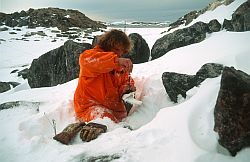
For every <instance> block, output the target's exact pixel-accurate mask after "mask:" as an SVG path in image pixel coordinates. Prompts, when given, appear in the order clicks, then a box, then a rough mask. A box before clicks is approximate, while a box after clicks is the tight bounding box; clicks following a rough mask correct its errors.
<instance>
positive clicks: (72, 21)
mask: <svg viewBox="0 0 250 162" xmlns="http://www.w3.org/2000/svg"><path fill="white" fill-rule="evenodd" d="M0 21H1V23H3V24H5V25H7V26H10V27H15V26H19V27H21V26H28V27H29V28H35V27H57V28H58V29H60V30H62V31H67V30H68V29H69V28H70V27H79V28H93V29H99V28H106V25H104V24H102V23H100V22H98V21H93V20H91V19H90V18H88V17H87V16H85V15H84V14H82V13H81V12H79V11H77V10H71V9H69V10H64V9H59V8H42V9H29V10H28V11H27V12H25V11H21V12H20V13H18V12H15V13H12V14H0Z"/></svg>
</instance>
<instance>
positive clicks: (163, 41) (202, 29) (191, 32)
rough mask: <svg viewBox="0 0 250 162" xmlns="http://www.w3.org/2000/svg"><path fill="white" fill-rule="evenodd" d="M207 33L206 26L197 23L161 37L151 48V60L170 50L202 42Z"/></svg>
mask: <svg viewBox="0 0 250 162" xmlns="http://www.w3.org/2000/svg"><path fill="white" fill-rule="evenodd" d="M207 32H210V30H209V28H208V25H207V24H206V23H203V22H197V23H195V24H194V25H192V26H190V27H188V28H184V29H179V30H176V31H174V32H173V33H170V34H167V35H165V36H163V37H162V38H160V39H158V40H157V41H156V42H155V44H154V45H153V47H152V50H151V57H152V60H154V59H156V58H159V57H161V56H163V55H164V54H165V53H167V52H168V51H170V50H172V49H176V48H179V47H183V46H187V45H190V44H193V43H198V42H201V41H203V40H204V39H205V38H206V33H207Z"/></svg>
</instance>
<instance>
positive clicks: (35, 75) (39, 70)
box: [28, 40, 91, 88]
mask: <svg viewBox="0 0 250 162" xmlns="http://www.w3.org/2000/svg"><path fill="white" fill-rule="evenodd" d="M90 48H91V44H88V43H76V42H74V41H72V40H69V41H67V42H65V43H64V45H63V46H61V47H59V48H57V49H54V50H52V51H49V52H47V53H45V54H44V55H42V56H40V57H39V58H38V59H34V60H33V61H32V64H31V67H30V68H29V73H28V83H29V85H30V87H31V88H36V87H50V86H55V85H58V84H62V83H65V82H68V81H70V80H72V79H75V78H77V77H78V76H79V71H80V70H79V62H78V60H79V55H80V54H81V53H82V52H83V51H85V50H87V49H90Z"/></svg>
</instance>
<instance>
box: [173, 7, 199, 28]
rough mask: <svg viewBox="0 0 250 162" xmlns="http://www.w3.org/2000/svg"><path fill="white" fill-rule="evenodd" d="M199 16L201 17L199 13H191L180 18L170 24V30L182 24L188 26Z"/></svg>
mask: <svg viewBox="0 0 250 162" xmlns="http://www.w3.org/2000/svg"><path fill="white" fill-rule="evenodd" d="M198 16H199V14H198V11H191V12H189V13H188V14H186V15H184V16H182V17H181V18H179V19H178V20H177V21H175V22H173V23H171V24H169V26H170V29H169V30H171V29H174V28H176V27H178V26H180V25H182V24H185V25H188V24H189V23H191V22H192V21H193V19H196V18H197V17H198Z"/></svg>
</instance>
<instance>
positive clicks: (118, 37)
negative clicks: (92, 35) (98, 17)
mask: <svg viewBox="0 0 250 162" xmlns="http://www.w3.org/2000/svg"><path fill="white" fill-rule="evenodd" d="M98 45H99V46H100V47H101V49H103V50H104V51H105V52H107V51H111V50H112V49H113V48H115V47H117V46H121V47H123V48H124V49H123V52H124V53H128V52H129V51H130V50H131V42H130V39H129V37H128V36H127V35H126V34H125V33H124V32H123V31H121V30H117V29H112V30H110V31H108V32H106V33H105V34H103V35H102V36H101V37H100V39H99V42H98Z"/></svg>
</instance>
